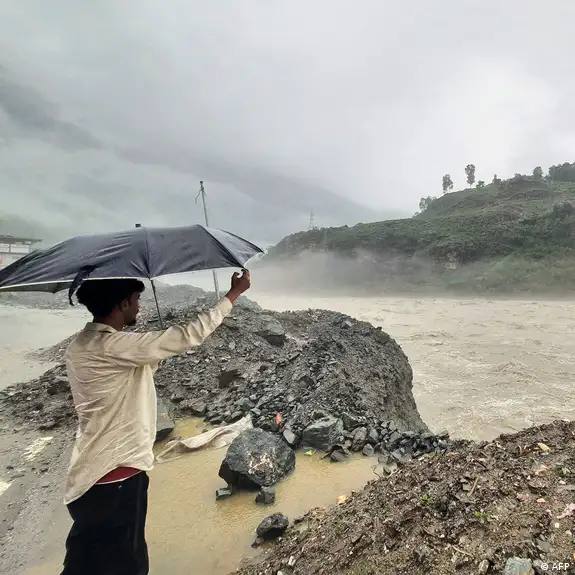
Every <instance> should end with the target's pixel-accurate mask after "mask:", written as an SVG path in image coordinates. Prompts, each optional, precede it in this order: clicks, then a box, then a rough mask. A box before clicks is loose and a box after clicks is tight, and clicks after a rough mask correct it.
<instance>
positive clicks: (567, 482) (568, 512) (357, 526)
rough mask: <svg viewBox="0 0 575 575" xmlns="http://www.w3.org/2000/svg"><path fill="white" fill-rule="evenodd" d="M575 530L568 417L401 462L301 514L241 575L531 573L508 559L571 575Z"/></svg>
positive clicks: (574, 452) (574, 434) (574, 460)
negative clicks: (330, 503)
mask: <svg viewBox="0 0 575 575" xmlns="http://www.w3.org/2000/svg"><path fill="white" fill-rule="evenodd" d="M574 534H575V423H574V422H570V423H568V422H562V421H557V422H554V423H552V424H549V425H543V426H540V427H534V428H531V429H527V430H525V431H523V432H520V433H517V434H514V435H503V436H501V437H499V438H497V439H496V440H494V441H492V442H483V443H461V444H460V445H458V446H454V447H453V450H452V451H451V452H450V453H448V454H445V455H434V456H424V457H422V458H421V459H420V460H418V461H413V462H411V463H408V464H407V465H405V466H403V467H402V468H401V469H400V470H398V471H397V472H395V473H393V474H392V475H391V476H388V477H382V478H381V479H378V480H375V481H373V482H371V483H370V484H369V485H368V486H367V487H366V488H365V489H364V490H362V491H361V492H359V493H356V494H353V495H352V496H351V497H350V498H349V499H348V500H347V501H345V503H343V504H342V505H338V506H335V507H331V508H329V509H317V510H313V511H311V512H310V513H308V514H307V515H305V516H304V517H303V518H300V519H299V520H298V521H297V522H296V524H295V525H293V527H292V528H291V529H290V530H289V531H288V532H287V534H286V535H285V537H284V538H283V540H282V541H280V542H279V543H278V544H276V545H274V546H272V547H271V548H270V549H269V550H268V551H267V553H266V556H265V557H264V558H262V559H260V560H259V561H258V562H257V563H256V564H255V565H252V566H247V567H245V568H243V569H241V570H240V571H239V573H240V574H241V575H276V574H277V573H280V572H281V573H283V574H284V575H288V574H293V575H314V574H318V575H319V574H328V573H340V574H342V575H368V574H376V573H377V574H381V575H403V574H405V575H419V574H421V575H424V574H429V573H432V574H441V575H448V574H460V575H471V574H477V573H504V572H505V573H509V574H511V573H521V574H523V573H525V574H527V573H529V572H530V571H505V567H506V564H507V562H508V560H510V559H512V558H513V557H518V558H523V559H526V560H529V561H531V563H532V565H533V568H534V569H535V570H536V572H537V573H545V572H562V573H575V539H574ZM560 563H561V564H562V565H563V567H562V569H559V570H557V569H555V570H553V571H550V570H549V568H548V566H549V565H553V564H555V565H559V564H560ZM566 564H569V567H565V565H566Z"/></svg>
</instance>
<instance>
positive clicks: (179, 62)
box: [0, 0, 575, 241]
mask: <svg viewBox="0 0 575 575" xmlns="http://www.w3.org/2000/svg"><path fill="white" fill-rule="evenodd" d="M574 16H575V5H574V4H573V3H571V2H568V1H567V0H563V1H562V0H552V1H551V2H546V3H541V2H540V1H539V0H509V1H506V2H495V1H492V2H485V1H479V0H443V1H442V2H434V3H432V2H429V1H428V0H416V1H414V2H410V3H407V4H406V3H399V2H390V1H379V0H377V1H376V0H373V1H371V0H365V1H364V2H361V3H352V2H348V1H339V0H317V1H315V2H305V3H304V2H300V1H294V2H284V1H281V0H270V1H269V2H259V1H256V0H238V1H236V2H233V3H232V2H226V3H222V2H199V1H191V2H190V1H189V0H170V1H169V2H165V3H163V4H162V5H161V6H160V5H159V4H158V3H157V2H153V1H152V0H126V1H123V2H114V1H112V0H104V1H102V2H97V3H96V2H94V3H78V2H77V1H75V0H54V1H53V2H50V3H47V2H45V0H29V1H28V2H25V3H23V2H14V3H3V4H2V5H0V59H1V61H2V62H3V66H4V68H3V70H4V71H5V73H4V74H2V76H1V78H4V80H5V81H7V82H8V84H5V83H3V84H1V85H0V101H2V102H3V104H2V105H3V109H4V116H5V117H6V118H8V120H4V121H6V122H8V121H9V122H10V126H9V129H7V130H6V131H5V134H3V135H0V143H1V146H2V147H1V148H0V150H1V153H0V184H2V187H0V199H1V200H2V202H3V205H5V206H7V208H5V209H6V210H7V211H10V212H11V213H14V214H18V215H20V216H22V217H23V216H26V215H31V214H29V213H27V211H26V210H27V209H29V206H30V205H35V206H37V209H36V212H37V214H41V217H42V219H43V220H46V221H51V220H53V221H54V225H57V226H60V228H59V229H64V228H65V229H66V230H72V231H73V230H74V229H77V228H80V227H81V226H89V227H90V228H91V229H92V228H94V229H95V228H98V227H100V228H101V227H105V226H119V225H128V224H130V225H131V222H132V220H134V219H136V218H138V219H142V220H144V219H145V220H146V221H150V222H159V223H181V222H182V221H183V220H185V219H186V218H196V217H200V216H201V213H200V214H199V215H198V212H197V210H196V206H195V204H194V203H193V196H194V195H195V191H196V190H197V185H198V181H199V180H200V179H204V180H207V181H208V190H209V194H210V208H211V211H212V213H213V219H214V222H215V223H216V224H217V225H219V226H221V227H227V228H230V229H233V230H235V231H238V232H239V233H243V234H247V235H249V236H250V237H252V238H253V239H257V240H265V241H275V240H277V239H279V238H280V237H281V236H282V235H284V234H286V233H289V232H290V231H296V230H299V229H301V228H305V227H306V226H307V220H308V218H309V211H310V210H313V211H314V212H316V217H317V219H318V222H319V223H320V224H323V225H337V224H343V223H348V224H353V223H355V222H357V221H359V220H368V219H376V218H380V217H385V216H396V215H410V214H411V213H413V212H414V211H415V210H416V209H417V203H418V199H419V197H421V196H427V195H430V194H438V193H440V182H441V176H442V175H443V174H444V173H446V172H449V173H451V174H452V177H453V179H454V181H455V184H456V187H457V186H463V184H464V173H463V167H464V166H465V164H467V163H469V162H473V163H475V164H476V165H477V169H478V177H479V178H481V179H490V178H491V177H492V175H493V173H495V172H497V173H498V174H499V175H500V176H503V177H505V176H509V175H512V174H513V173H515V172H524V171H530V170H531V169H532V168H533V167H534V166H535V165H543V166H548V165H549V164H551V163H556V162H560V161H565V160H572V159H573V158H572V157H571V155H572V150H573V146H574V145H575V120H574V119H573V118H575V114H574V112H575V98H574V96H575V81H574V80H573V79H572V69H571V68H572V64H571V58H570V54H572V53H573V48H574V44H575V39H574V36H573V34H572V31H571V23H572V21H573V17H574ZM8 74H9V75H8ZM6 85H7V86H8V88H6ZM6 90H8V91H7V92H6ZM6 94H8V96H6ZM6 101H7V102H8V104H6ZM4 116H0V122H2V121H3V118H4ZM3 131H4V130H3ZM2 136H4V137H3V139H2ZM24 138H26V142H24ZM57 148H59V149H57ZM6 190H10V191H12V190H18V193H19V196H20V197H18V198H7V197H6V194H7V193H8V192H7V191H6ZM11 193H12V192H11ZM49 194H51V198H52V203H51V202H50V199H49V197H48V196H49ZM120 195H121V198H120V197H119V196H120ZM24 196H25V197H26V201H24V200H23V199H22V198H23V197H24ZM56 205H58V209H57V210H56V209H54V206H56ZM51 206H52V207H51ZM62 226H63V227H62Z"/></svg>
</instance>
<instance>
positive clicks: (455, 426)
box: [255, 294, 575, 440]
mask: <svg viewBox="0 0 575 575" xmlns="http://www.w3.org/2000/svg"><path fill="white" fill-rule="evenodd" d="M255 299H256V300H257V301H258V303H260V305H262V307H265V308H268V309H274V310H286V309H294V310H295V309H308V308H324V309H332V310H336V311H340V312H342V313H346V314H348V315H350V316H353V317H355V318H357V319H361V320H364V321H368V322H370V323H372V324H373V325H376V326H381V327H382V329H383V330H384V331H386V332H388V333H389V334H390V335H391V336H392V337H393V338H394V339H395V340H396V341H397V342H398V343H399V344H400V345H401V347H402V348H403V350H404V352H405V353H406V354H407V356H408V357H409V362H410V364H411V366H412V368H413V373H414V388H413V391H414V396H415V400H416V402H417V407H418V409H419V412H420V413H421V416H422V418H423V420H424V421H425V422H426V423H427V424H428V425H429V426H430V427H431V428H432V429H433V430H435V431H438V430H440V429H442V428H447V429H448V430H449V431H450V432H451V435H452V436H453V437H462V438H468V439H487V440H488V439H493V438H494V437H496V436H497V435H500V434H501V433H512V432H514V431H519V430H520V429H524V428H526V427H530V426H532V425H537V424H541V423H547V422H550V421H552V420H554V419H558V418H565V419H571V420H572V419H575V338H574V337H573V334H574V333H575V305H574V302H571V301H554V300H544V301H530V300H489V299H480V298H477V299H451V298H395V297H385V298H382V297H379V298H378V297H360V298H353V297H330V298H317V297H294V296H289V295H287V296H282V297H281V298H279V297H276V296H270V295H265V294H258V295H257V297H256V298H255Z"/></svg>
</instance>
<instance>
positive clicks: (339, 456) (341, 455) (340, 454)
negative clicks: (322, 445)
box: [329, 448, 347, 463]
mask: <svg viewBox="0 0 575 575" xmlns="http://www.w3.org/2000/svg"><path fill="white" fill-rule="evenodd" d="M329 458H330V460H331V461H333V462H334V463H341V462H342V461H345V460H346V459H347V453H346V452H345V451H344V449H343V448H336V449H334V450H333V451H332V452H331V453H330V454H329Z"/></svg>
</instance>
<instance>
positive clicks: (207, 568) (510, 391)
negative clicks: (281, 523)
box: [0, 293, 575, 575]
mask: <svg viewBox="0 0 575 575" xmlns="http://www.w3.org/2000/svg"><path fill="white" fill-rule="evenodd" d="M252 297H253V298H254V299H256V300H257V301H258V302H259V303H260V304H261V305H262V306H263V307H265V308H269V309H276V310H283V309H306V308H310V307H314V308H315V307H320V308H327V309H333V310H337V311H341V312H343V313H347V314H349V315H352V316H354V317H356V318H358V319H361V320H365V321H369V322H371V323H373V324H375V325H379V326H382V328H383V329H384V330H386V331H387V332H388V333H390V334H391V335H392V336H393V337H394V338H395V339H396V340H397V341H398V342H399V344H400V345H401V346H402V348H403V349H404V351H405V352H406V354H407V355H408V356H409V360H410V363H411V365H412V367H413V370H414V395H415V398H416V401H417V405H418V408H419V410H420V412H421V414H422V417H423V419H424V421H426V422H427V423H428V424H429V425H430V427H431V428H432V429H434V430H438V429H441V428H447V429H449V430H450V432H451V433H452V436H455V437H468V438H474V439H483V438H486V439H489V438H493V437H495V436H496V435H498V434H499V433H501V432H512V431H515V430H519V429H521V428H524V427H528V426H530V425H533V424H538V423H543V422H547V421H551V420H553V419H556V418H570V419H573V418H575V397H574V391H573V390H574V386H573V381H574V375H575V338H573V337H572V334H573V333H574V332H575V314H573V304H572V303H571V302H566V301H521V300H493V301H490V300H486V299H446V298H426V299H416V298H414V299H408V298H363V297H362V298H343V297H342V298H300V297H293V296H282V297H281V298H280V297H278V296H275V295H274V296H272V295H266V294H257V293H256V294H254V295H253V296H252ZM48 313H49V312H48ZM58 313H59V312H58ZM58 321H60V320H58ZM70 327H72V326H71V325H70ZM61 328H62V330H64V325H63V324H62V325H61ZM2 331H4V330H2ZM31 333H36V332H34V331H33V332H31ZM38 335H39V336H41V337H45V336H44V335H42V334H38ZM65 335H68V333H65V334H62V337H64V336H65ZM30 337H32V336H30ZM30 341H31V340H30ZM1 353H2V351H1V350H0V354H1ZM4 362H5V363H6V361H5V360H4ZM198 425H199V424H198V423H197V422H196V421H192V422H188V423H185V422H184V423H180V424H179V427H178V430H177V431H178V433H181V434H182V435H191V434H193V433H195V432H197V431H200V429H199V428H198ZM223 454H224V453H223V451H222V450H208V451H202V452H198V453H195V454H191V455H186V456H184V457H182V458H181V459H178V460H176V461H173V462H169V463H165V464H161V465H158V466H156V468H155V469H154V471H153V472H152V473H151V475H150V476H151V484H150V502H149V520H148V527H147V538H148V542H149V548H150V555H151V566H152V570H151V573H170V574H174V575H179V574H182V575H184V574H186V575H188V574H189V573H201V574H202V575H223V574H225V573H229V572H230V571H232V570H234V569H235V567H237V565H238V563H239V561H240V559H241V558H242V557H246V556H249V555H250V554H252V553H253V552H254V551H253V550H252V549H251V547H250V543H251V541H252V540H253V536H254V535H253V532H254V529H255V527H256V526H257V524H258V522H259V521H260V519H262V518H263V517H264V516H265V515H268V514H269V513H272V512H274V511H281V512H284V513H286V514H287V515H288V516H289V517H290V518H294V517H295V516H297V515H301V514H302V513H304V512H305V511H306V510H308V509H310V508H311V507H314V506H321V505H330V504H334V503H335V502H336V499H337V497H338V496H339V495H343V494H348V493H349V492H350V491H351V490H353V489H359V488H361V487H362V486H363V485H364V484H365V483H366V482H367V481H368V480H369V479H371V478H374V477H375V476H374V474H373V471H372V466H373V464H374V463H375V460H368V459H366V458H361V457H359V458H357V459H354V460H351V461H349V462H347V463H345V464H330V463H329V462H326V461H322V460H320V459H319V457H317V456H314V457H311V458H309V457H307V456H305V455H303V454H302V453H299V454H298V458H297V466H296V471H295V473H294V474H293V475H292V476H291V477H289V478H288V479H287V480H286V481H284V482H282V483H280V484H279V486H278V490H277V493H278V495H277V503H276V504H275V505H274V506H271V507H260V506H257V505H256V504H255V503H254V497H255V496H254V494H248V493H244V494H239V495H235V496H234V497H232V498H230V499H226V500H222V501H218V502H216V501H215V497H214V492H215V490H216V489H217V488H218V487H220V486H222V484H223V482H222V481H221V480H220V479H219V478H218V475H217V472H218V468H219V465H220V462H221V460H222V458H223ZM68 527H69V519H68V516H67V512H66V509H65V508H64V507H63V506H61V508H60V510H59V511H58V513H57V514H56V516H55V517H54V518H53V522H52V528H51V529H50V531H49V533H47V535H46V546H45V547H44V548H43V549H41V550H40V551H39V553H38V556H37V561H35V564H34V565H33V566H31V567H29V568H28V569H27V570H26V571H25V572H24V573H26V574H27V575H39V574H41V575H55V574H57V573H58V572H59V569H60V566H61V561H62V556H63V543H64V540H65V536H66V533H67V530H68Z"/></svg>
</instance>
